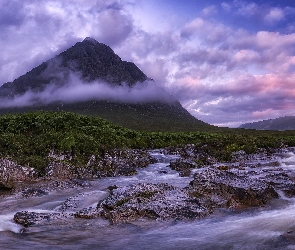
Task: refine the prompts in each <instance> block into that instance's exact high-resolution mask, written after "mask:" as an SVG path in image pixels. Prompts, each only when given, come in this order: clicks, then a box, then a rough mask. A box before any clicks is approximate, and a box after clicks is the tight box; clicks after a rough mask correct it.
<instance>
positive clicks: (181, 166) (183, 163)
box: [169, 159, 198, 176]
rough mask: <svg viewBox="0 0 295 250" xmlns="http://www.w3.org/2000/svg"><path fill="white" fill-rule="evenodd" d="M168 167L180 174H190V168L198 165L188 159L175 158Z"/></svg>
mask: <svg viewBox="0 0 295 250" xmlns="http://www.w3.org/2000/svg"><path fill="white" fill-rule="evenodd" d="M169 167H170V168H171V169H173V170H176V171H177V172H179V175H180V176H190V174H191V170H192V169H194V168H196V167H198V165H197V164H196V163H195V162H193V161H190V160H184V159H177V160H176V161H173V162H170V165H169Z"/></svg>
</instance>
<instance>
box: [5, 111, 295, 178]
mask: <svg viewBox="0 0 295 250" xmlns="http://www.w3.org/2000/svg"><path fill="white" fill-rule="evenodd" d="M185 144H195V145H199V146H200V148H202V150H203V151H205V152H207V153H209V154H211V155H213V156H215V157H217V158H218V159H220V160H229V159H230V157H231V153H232V152H234V151H237V150H245V151H246V152H247V153H253V152H255V151H256V150H257V149H258V148H269V149H270V148H278V147H280V146H281V145H282V144H285V145H288V146H295V131H284V132H278V131H255V130H244V129H220V130H218V131H216V132H174V133H171V132H139V131H134V130H130V129H126V128H123V127H120V126H116V125H114V124H112V123H110V122H108V121H106V120H104V119H102V118H99V117H97V116H84V115H78V114H74V113H69V112H42V111H38V112H29V113H24V114H7V115H3V116H0V156H1V157H8V158H11V159H13V160H14V161H16V162H17V163H18V164H21V165H29V166H32V167H35V168H36V169H38V170H39V171H40V173H41V174H42V171H43V170H44V167H45V166H46V164H47V161H48V155H49V152H50V151H51V150H54V152H55V153H58V154H66V155H69V156H71V157H72V160H71V162H72V163H73V164H75V165H83V164H86V163H87V161H88V159H89V157H90V156H91V155H93V154H97V155H104V153H105V152H106V150H110V149H114V148H149V149H152V148H162V147H167V146H179V145H185Z"/></svg>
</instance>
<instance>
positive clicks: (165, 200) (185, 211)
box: [97, 183, 212, 224]
mask: <svg viewBox="0 0 295 250" xmlns="http://www.w3.org/2000/svg"><path fill="white" fill-rule="evenodd" d="M97 208H102V209H103V212H102V215H103V216H104V217H105V218H106V219H109V220H110V222H111V223H115V224H116V223H122V222H129V221H133V220H137V219H138V218H141V217H146V218H151V219H157V220H185V219H195V218H200V217H204V216H207V215H208V214H210V213H211V212H212V211H211V210H210V208H208V207H206V205H205V204H202V201H201V200H198V199H195V198H192V197H190V196H189V194H188V193H187V192H186V191H185V190H184V189H181V188H178V187H174V186H171V185H168V184H165V183H160V184H151V183H139V184H134V185H130V186H127V187H118V188H115V189H113V190H112V191H111V194H110V196H109V197H107V198H106V199H104V200H103V201H101V202H100V203H99V204H98V207H97Z"/></svg>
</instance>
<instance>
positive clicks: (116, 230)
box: [0, 153, 295, 250]
mask: <svg viewBox="0 0 295 250" xmlns="http://www.w3.org/2000/svg"><path fill="white" fill-rule="evenodd" d="M158 154H159V155H158V156H159V158H163V159H165V156H164V155H161V154H160V153H158ZM174 157H175V156H174ZM163 162H164V163H157V164H151V165H150V166H149V167H147V168H145V169H141V170H140V171H139V172H138V174H137V175H136V176H131V177H118V178H104V179H99V180H93V181H92V185H91V187H89V188H87V189H82V188H77V189H71V190H63V191H58V192H52V193H51V194H50V195H46V196H42V197H34V198H30V199H25V198H20V197H18V198H16V197H14V198H12V197H7V198H3V199H2V200H1V201H0V207H1V213H0V249H120V250H122V249H124V250H125V249H204V250H206V249H208V250H209V249H210V250H211V249H239V250H240V249H251V250H252V249H261V250H262V249H278V250H281V249H295V247H294V246H295V245H292V241H293V240H292V237H291V239H290V237H289V238H288V237H284V236H283V235H284V234H286V233H287V232H292V231H293V230H295V200H294V199H290V198H289V199H281V200H280V201H279V203H278V201H274V203H273V204H271V206H268V207H265V208H254V209H250V210H248V211H243V212H232V213H230V212H228V213H227V214H225V213H222V215H221V214H219V215H218V213H217V214H216V215H215V216H212V217H210V218H207V219H203V220H196V221H192V222H165V223H163V222H157V221H151V220H147V219H141V220H139V221H136V222H134V223H127V224H121V225H110V224H109V222H108V221H107V220H104V219H91V220H84V219H64V220H55V221H51V222H48V223H46V224H44V225H36V226H33V227H30V228H28V229H25V231H24V232H23V233H20V232H21V230H22V227H21V226H19V225H16V224H14V223H13V221H12V218H13V215H14V213H15V212H17V211H22V210H30V211H45V210H46V211H48V210H49V211H51V212H53V211H58V210H59V209H60V206H61V205H62V203H63V202H64V201H65V200H66V199H68V198H69V197H76V199H77V200H78V201H79V202H78V203H77V204H78V205H77V207H76V209H78V208H79V207H85V206H93V205H95V203H96V202H97V201H98V200H100V199H103V198H104V197H105V196H106V195H107V192H106V191H105V190H106V188H107V187H108V186H109V185H128V184H132V183H137V182H143V181H145V182H154V183H158V182H168V183H170V184H172V185H177V186H180V187H182V186H186V185H187V184H188V183H189V181H190V180H191V178H190V177H185V178H182V177H179V176H178V174H177V173H176V172H175V171H173V170H171V169H170V168H169V167H168V164H169V163H168V162H169V158H168V159H166V160H163ZM282 162H283V163H282V167H283V168H288V169H289V170H290V171H293V169H294V171H295V166H294V165H292V164H293V162H294V155H290V156H289V158H285V159H284V160H283V161H282ZM289 162H292V164H290V163H289ZM294 235H295V234H294ZM287 238H288V240H287ZM294 239H295V237H294ZM294 242H295V240H294V241H293V243H294Z"/></svg>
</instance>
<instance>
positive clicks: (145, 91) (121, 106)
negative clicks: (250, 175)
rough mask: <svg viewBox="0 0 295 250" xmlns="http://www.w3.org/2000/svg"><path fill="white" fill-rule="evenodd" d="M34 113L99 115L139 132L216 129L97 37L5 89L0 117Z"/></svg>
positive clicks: (0, 89)
mask: <svg viewBox="0 0 295 250" xmlns="http://www.w3.org/2000/svg"><path fill="white" fill-rule="evenodd" d="M34 110H47V111H48V110H52V111H61V110H63V111H70V112H75V113H80V114H88V115H98V116H101V117H103V118H105V119H108V120H110V121H111V122H113V123H115V124H118V125H121V126H125V127H127V128H131V129H136V130H148V131H196V130H212V129H214V128H215V127H214V126H211V125H209V124H207V123H205V122H202V121H200V120H198V119H196V118H195V117H193V116H192V115H191V114H190V113H189V112H188V111H187V110H185V109H184V108H183V107H182V106H181V104H180V103H179V102H178V101H177V100H176V99H175V98H174V97H172V96H171V95H169V94H168V93H167V92H165V91H164V90H163V89H162V88H160V87H158V86H156V83H155V82H154V81H153V80H152V79H150V78H148V77H147V76H146V75H145V74H144V73H143V72H142V71H141V70H140V69H139V68H138V67H137V66H136V65H135V64H134V63H132V62H126V61H123V60H121V58H120V57H119V56H118V55H116V54H115V53H114V51H113V50H112V49H111V48H110V47H109V46H107V45H105V44H102V43H99V42H97V41H96V40H94V39H92V38H86V39H84V40H83V41H82V42H78V43H76V44H75V45H74V46H72V47H71V48H69V49H67V50H66V51H64V52H62V53H60V54H59V55H57V56H55V57H54V58H52V59H50V60H48V61H46V62H44V63H42V64H41V65H39V66H37V67H35V68H33V69H32V70H31V71H29V72H28V73H26V74H25V75H22V76H20V77H19V78H17V79H15V80H14V81H13V82H7V83H4V84H3V85H2V86H1V87H0V114H6V113H23V112H27V111H34Z"/></svg>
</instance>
